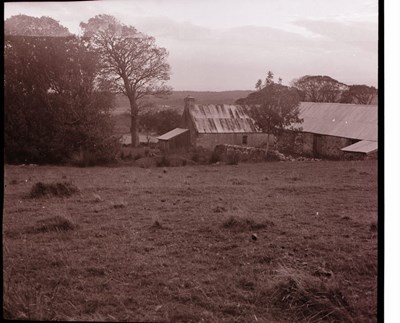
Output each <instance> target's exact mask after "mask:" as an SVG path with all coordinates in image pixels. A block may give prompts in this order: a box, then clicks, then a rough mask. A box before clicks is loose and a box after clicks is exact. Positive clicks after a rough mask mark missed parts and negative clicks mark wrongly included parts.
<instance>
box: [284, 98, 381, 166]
mask: <svg viewBox="0 0 400 323" xmlns="http://www.w3.org/2000/svg"><path fill="white" fill-rule="evenodd" d="M299 116H300V118H302V119H303V120H304V121H303V123H302V124H299V125H296V126H298V127H301V128H302V129H301V131H300V132H298V133H295V132H291V131H286V132H285V133H284V134H283V135H282V136H281V137H280V138H279V140H278V146H277V148H278V149H279V150H280V151H283V152H288V153H290V152H294V153H298V154H301V155H306V156H310V157H316V158H333V159H339V158H346V157H365V156H367V155H371V154H376V152H377V150H378V106H377V105H361V104H341V103H315V102H301V103H300V114H299Z"/></svg>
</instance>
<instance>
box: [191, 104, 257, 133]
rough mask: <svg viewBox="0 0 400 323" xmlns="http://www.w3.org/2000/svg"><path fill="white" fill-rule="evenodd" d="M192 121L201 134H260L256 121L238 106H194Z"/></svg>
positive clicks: (192, 107) (192, 108)
mask: <svg viewBox="0 0 400 323" xmlns="http://www.w3.org/2000/svg"><path fill="white" fill-rule="evenodd" d="M189 112H190V114H191V116H192V120H193V122H194V125H195V127H196V129H197V131H198V132H200V133H248V132H260V130H259V129H258V128H257V126H256V124H255V122H254V120H253V119H252V118H250V117H249V115H248V114H247V113H246V111H245V109H244V108H243V107H241V106H238V105H228V104H217V105H213V104H209V105H198V104H195V105H192V106H191V107H190V109H189Z"/></svg>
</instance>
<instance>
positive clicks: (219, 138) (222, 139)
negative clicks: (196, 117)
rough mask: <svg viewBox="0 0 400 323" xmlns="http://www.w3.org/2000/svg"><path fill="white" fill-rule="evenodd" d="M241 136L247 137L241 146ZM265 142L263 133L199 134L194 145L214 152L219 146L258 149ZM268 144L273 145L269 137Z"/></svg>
mask: <svg viewBox="0 0 400 323" xmlns="http://www.w3.org/2000/svg"><path fill="white" fill-rule="evenodd" d="M243 136H247V145H243V144H242V140H243ZM266 142H267V134H265V133H200V134H198V135H197V136H196V140H195V145H196V146H202V147H203V148H207V149H210V150H214V148H215V146H217V145H221V144H227V145H239V146H248V147H259V146H262V145H264V144H265V143H266ZM270 143H271V144H272V143H273V138H272V136H271V138H270Z"/></svg>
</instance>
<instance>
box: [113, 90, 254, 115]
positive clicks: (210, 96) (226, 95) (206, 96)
mask: <svg viewBox="0 0 400 323" xmlns="http://www.w3.org/2000/svg"><path fill="white" fill-rule="evenodd" d="M251 92H252V91H245V90H238V91H221V92H211V91H173V92H172V94H171V95H169V96H166V97H163V98H156V97H150V98H148V99H146V102H147V103H152V104H154V106H155V108H156V109H157V108H161V107H165V108H167V107H168V108H171V109H176V110H178V111H182V110H183V106H184V103H183V100H184V98H185V97H187V96H191V97H194V98H195V100H196V103H198V104H234V103H235V101H236V100H237V99H240V98H245V97H247V96H248V95H249V94H250V93H251ZM115 108H116V109H115V111H114V114H119V113H123V112H128V111H129V101H128V98H127V97H126V96H124V95H121V94H118V95H116V97H115Z"/></svg>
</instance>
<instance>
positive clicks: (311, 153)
mask: <svg viewBox="0 0 400 323" xmlns="http://www.w3.org/2000/svg"><path fill="white" fill-rule="evenodd" d="M354 142H355V141H354V139H348V138H342V137H334V136H324V135H319V134H313V133H308V132H297V133H296V132H292V131H287V132H285V133H283V134H282V135H280V136H279V138H278V142H277V149H278V150H279V151H281V152H283V153H287V154H296V155H302V156H308V157H316V158H331V159H340V158H343V157H344V153H343V151H341V150H340V149H342V148H344V147H346V146H349V145H351V144H353V143H354Z"/></svg>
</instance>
